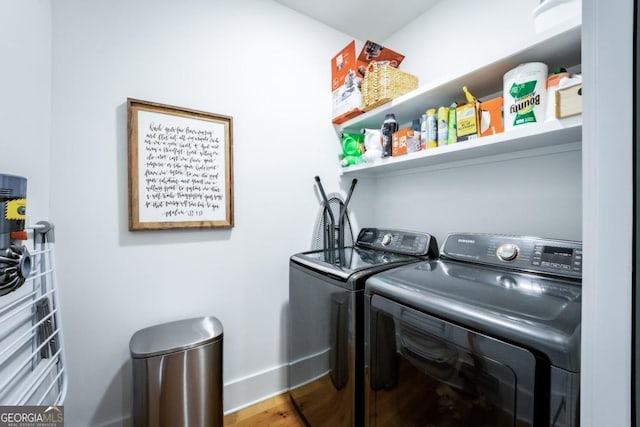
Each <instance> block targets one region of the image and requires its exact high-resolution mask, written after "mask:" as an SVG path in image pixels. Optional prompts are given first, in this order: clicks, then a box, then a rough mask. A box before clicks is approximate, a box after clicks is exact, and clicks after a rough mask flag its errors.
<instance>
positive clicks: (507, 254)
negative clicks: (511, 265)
mask: <svg viewBox="0 0 640 427" xmlns="http://www.w3.org/2000/svg"><path fill="white" fill-rule="evenodd" d="M518 253H520V248H519V247H517V246H516V245H514V244H513V243H503V244H502V245H500V246H498V250H497V251H496V255H498V258H500V259H501V260H502V261H513V260H514V259H516V257H517V256H518Z"/></svg>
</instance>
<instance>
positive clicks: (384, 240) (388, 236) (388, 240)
mask: <svg viewBox="0 0 640 427" xmlns="http://www.w3.org/2000/svg"><path fill="white" fill-rule="evenodd" d="M389 243H391V234H389V233H387V234H385V235H384V236H382V246H388V245H389Z"/></svg>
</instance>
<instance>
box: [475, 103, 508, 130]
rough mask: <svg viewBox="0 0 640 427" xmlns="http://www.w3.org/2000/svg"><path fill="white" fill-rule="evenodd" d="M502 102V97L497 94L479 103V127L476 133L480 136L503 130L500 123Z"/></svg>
mask: <svg viewBox="0 0 640 427" xmlns="http://www.w3.org/2000/svg"><path fill="white" fill-rule="evenodd" d="M503 102H504V101H503V99H502V97H501V96H499V97H497V98H494V99H490V100H489V101H485V102H481V103H480V107H479V108H478V122H479V127H480V129H478V133H479V134H480V136H488V135H494V134H496V133H500V132H504V127H503V124H502V104H503Z"/></svg>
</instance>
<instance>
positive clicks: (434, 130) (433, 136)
mask: <svg viewBox="0 0 640 427" xmlns="http://www.w3.org/2000/svg"><path fill="white" fill-rule="evenodd" d="M437 146H438V120H437V118H436V109H435V108H430V109H428V110H427V149H429V148H436V147H437Z"/></svg>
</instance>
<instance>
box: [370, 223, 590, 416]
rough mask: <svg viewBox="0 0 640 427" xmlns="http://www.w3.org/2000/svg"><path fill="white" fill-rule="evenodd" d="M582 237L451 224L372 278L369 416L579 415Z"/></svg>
mask: <svg viewBox="0 0 640 427" xmlns="http://www.w3.org/2000/svg"><path fill="white" fill-rule="evenodd" d="M581 277H582V245H581V243H580V242H573V241H565V240H556V239H541V238H533V237H517V236H505V235H489V234H471V233H455V234H450V235H448V236H447V237H446V239H445V242H444V244H443V246H442V248H441V251H440V258H439V259H437V260H429V261H424V262H419V263H413V264H411V265H407V266H403V267H399V268H394V269H392V270H388V271H385V272H382V273H379V274H376V275H374V276H372V277H371V278H369V279H368V280H367V282H366V286H365V288H366V290H365V306H366V307H365V310H366V320H365V322H366V366H367V369H366V384H367V386H366V397H365V402H366V403H365V408H366V409H365V411H366V422H367V425H369V426H430V427H453V426H456V427H459V426H465V427H506V426H509V427H537V426H554V427H560V426H563V427H577V426H579V412H580V411H579V401H580V399H579V390H580V325H581V296H582V291H581V283H582V281H581Z"/></svg>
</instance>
